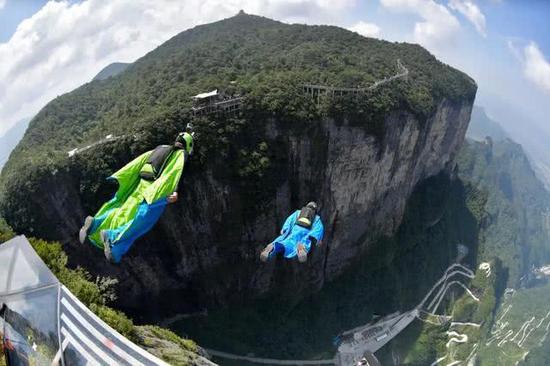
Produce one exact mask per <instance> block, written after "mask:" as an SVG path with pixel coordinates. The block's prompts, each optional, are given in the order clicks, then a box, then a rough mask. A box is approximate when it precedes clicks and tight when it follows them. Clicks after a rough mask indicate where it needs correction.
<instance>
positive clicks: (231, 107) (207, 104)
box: [191, 89, 244, 116]
mask: <svg viewBox="0 0 550 366" xmlns="http://www.w3.org/2000/svg"><path fill="white" fill-rule="evenodd" d="M191 98H192V99H193V106H192V107H191V112H192V113H193V116H202V115H206V114H211V113H219V112H222V113H236V112H238V111H240V109H241V105H242V101H243V99H244V97H242V96H240V95H234V96H227V95H225V94H224V93H220V92H218V89H215V90H212V91H210V92H207V93H200V94H197V95H195V96H193V97H191Z"/></svg>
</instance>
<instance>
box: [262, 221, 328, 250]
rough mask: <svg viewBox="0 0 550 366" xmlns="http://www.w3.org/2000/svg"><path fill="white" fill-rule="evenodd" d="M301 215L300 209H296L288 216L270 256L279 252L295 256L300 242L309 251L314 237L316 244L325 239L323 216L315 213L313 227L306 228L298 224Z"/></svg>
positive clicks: (274, 242)
mask: <svg viewBox="0 0 550 366" xmlns="http://www.w3.org/2000/svg"><path fill="white" fill-rule="evenodd" d="M299 215H300V210H296V212H294V213H293V214H292V215H290V216H289V217H287V219H286V221H285V223H284V225H283V230H282V233H281V235H280V236H279V237H277V239H275V240H274V241H273V245H274V249H273V251H272V252H271V253H270V255H269V256H270V257H272V256H274V255H276V254H277V253H284V256H285V258H294V257H295V256H296V254H297V246H298V243H302V244H304V246H305V249H306V251H307V252H308V253H309V250H310V249H311V242H312V239H313V240H314V243H315V244H317V243H319V242H320V241H321V240H323V235H324V233H325V229H324V226H323V223H322V222H321V217H320V216H319V215H315V219H314V220H313V224H312V225H311V228H310V229H306V228H305V227H302V226H300V225H297V224H296V220H297V219H298V216H299Z"/></svg>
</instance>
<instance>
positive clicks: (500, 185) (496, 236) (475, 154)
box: [458, 140, 550, 287]
mask: <svg viewBox="0 0 550 366" xmlns="http://www.w3.org/2000/svg"><path fill="white" fill-rule="evenodd" d="M458 166H459V174H460V176H461V177H462V179H463V180H467V181H470V182H471V183H472V184H473V185H475V186H476V187H478V188H479V189H480V190H481V191H484V192H486V194H487V203H486V205H485V213H484V214H482V213H480V214H479V215H480V219H481V222H482V224H483V225H482V233H481V236H480V241H481V243H482V245H480V247H479V255H478V262H483V261H489V260H491V259H492V258H494V257H497V258H499V259H500V260H501V261H502V264H503V266H504V267H505V269H506V270H507V272H508V286H509V287H517V285H518V283H519V278H520V277H521V276H522V275H523V274H524V273H525V271H527V270H529V268H530V267H531V266H532V265H534V266H541V265H544V264H546V263H547V262H548V261H549V260H550V247H549V246H548V242H549V241H550V230H549V228H548V226H547V225H546V224H545V217H547V215H548V212H550V194H549V193H548V192H547V191H546V190H545V188H544V186H543V184H542V183H541V182H540V181H539V180H538V179H537V177H536V176H535V173H534V171H533V170H532V168H531V166H530V164H529V160H528V158H527V156H526V155H525V153H524V152H523V150H522V148H521V146H520V145H517V144H515V143H514V142H512V141H510V140H504V141H499V142H492V140H489V141H488V142H468V143H466V145H465V146H464V147H463V149H462V151H461V153H460V155H459V158H458ZM476 211H477V210H476Z"/></svg>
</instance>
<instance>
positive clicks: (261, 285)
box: [30, 100, 472, 320]
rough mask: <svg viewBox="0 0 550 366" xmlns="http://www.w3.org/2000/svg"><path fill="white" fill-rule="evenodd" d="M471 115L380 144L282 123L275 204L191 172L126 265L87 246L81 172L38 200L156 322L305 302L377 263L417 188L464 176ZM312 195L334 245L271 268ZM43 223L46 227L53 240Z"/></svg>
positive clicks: (209, 172)
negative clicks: (82, 235) (274, 250)
mask: <svg viewBox="0 0 550 366" xmlns="http://www.w3.org/2000/svg"><path fill="white" fill-rule="evenodd" d="M471 110H472V105H471V102H470V101H464V102H462V103H456V102H449V101H447V100H442V101H441V102H440V103H439V104H438V107H437V108H436V110H435V112H434V113H433V114H432V115H431V116H430V117H429V118H428V119H427V120H425V121H419V120H417V119H416V118H415V116H414V115H412V114H411V113H408V112H405V111H394V112H392V113H389V114H388V115H387V117H386V120H385V126H386V127H385V129H384V130H385V132H384V135H383V137H382V138H379V139H377V138H375V137H373V136H372V135H369V134H367V133H366V132H365V130H364V128H362V127H360V126H351V125H350V124H349V123H347V122H343V123H338V122H336V121H334V120H331V119H326V120H323V121H319V122H317V123H315V125H314V126H313V127H311V129H310V131H309V132H308V134H307V136H305V135H304V134H300V133H296V131H294V130H292V129H288V128H287V127H285V125H284V124H283V123H282V122H279V121H278V120H277V119H271V120H269V121H267V122H266V126H267V127H266V128H265V136H263V138H265V140H267V141H283V142H284V143H282V145H281V146H282V147H283V148H281V149H280V150H279V152H278V153H277V156H276V158H278V159H279V160H280V161H281V166H283V167H284V169H281V171H280V172H279V173H277V174H279V176H278V177H277V181H278V182H280V184H278V185H277V188H276V193H275V194H274V195H273V196H272V199H271V201H270V202H268V204H267V205H264V206H262V207H263V208H262V209H261V210H259V211H255V212H252V213H251V212H248V209H247V208H246V207H249V206H247V205H246V204H245V202H246V201H247V200H248V201H250V200H254V199H255V197H254V196H253V194H252V193H247V192H246V191H244V192H243V190H242V189H238V188H237V185H236V182H234V181H232V180H230V179H226V178H224V177H223V176H222V177H220V176H219V174H217V173H216V169H214V168H213V167H212V166H209V165H206V166H203V167H201V168H200V169H197V167H196V166H190V167H189V168H188V169H187V170H186V171H185V172H184V179H183V180H182V183H181V187H180V197H181V198H180V201H179V202H178V203H177V204H175V205H172V206H170V207H169V208H168V209H167V211H166V212H165V214H164V216H163V217H162V219H161V220H160V222H159V223H158V224H157V226H156V227H155V228H154V230H152V231H151V232H150V233H149V234H148V235H146V236H145V237H144V238H143V239H142V240H141V241H139V242H138V243H136V245H135V246H134V248H133V249H132V250H131V252H130V253H129V255H128V256H127V257H126V258H125V260H124V261H123V263H122V264H121V265H119V266H112V265H109V264H107V263H106V262H105V260H104V259H103V256H102V253H101V252H100V251H98V250H96V249H94V248H91V247H90V246H84V247H83V246H80V245H78V244H76V240H75V238H76V237H77V236H76V234H77V232H78V229H79V227H80V225H81V223H82V219H83V218H84V217H85V215H86V214H88V213H87V212H85V210H84V209H83V203H82V202H81V201H80V199H81V198H80V196H81V195H79V184H80V183H79V181H78V179H76V178H74V175H71V174H67V173H62V172H60V173H58V174H55V175H51V176H50V178H48V180H46V181H45V182H44V185H43V186H41V187H37V194H36V198H39V199H38V200H37V201H36V202H33V204H35V205H36V209H37V210H42V211H44V212H48V221H47V225H54V227H55V230H50V231H54V232H55V233H56V234H55V236H56V237H55V238H53V239H57V240H60V241H62V242H63V243H65V244H66V245H65V249H66V250H67V251H68V252H69V253H70V257H71V260H72V261H73V263H75V264H79V265H84V266H85V267H87V268H88V269H90V270H91V271H92V272H97V273H101V274H102V275H111V276H114V277H116V278H118V279H119V280H120V285H119V291H118V292H119V294H121V295H120V296H119V304H118V305H119V306H120V307H121V308H123V309H124V310H126V311H129V312H131V313H133V314H135V315H136V316H142V317H143V318H146V319H147V320H151V319H154V318H157V317H161V316H169V315H170V314H175V313H186V312H195V311H199V310H202V309H204V308H205V307H215V306H220V305H225V304H227V303H229V302H240V301H245V300H247V299H250V298H252V297H255V296H260V295H262V294H265V293H268V292H269V293H272V294H278V293H280V294H284V295H285V296H290V297H291V298H295V299H299V298H300V297H301V296H302V294H304V293H306V292H308V291H312V290H315V289H320V288H321V287H322V286H323V284H324V283H325V281H327V280H330V279H333V278H334V277H336V276H338V275H339V274H341V273H342V272H343V271H344V270H346V269H348V268H350V266H352V265H353V264H354V263H355V262H357V261H358V260H359V259H360V257H361V256H362V255H368V254H369V244H370V243H372V242H373V240H374V239H376V238H377V237H380V236H382V235H386V236H390V235H392V234H393V233H394V232H395V230H396V229H397V228H398V226H399V224H400V222H401V219H402V215H403V213H404V209H405V205H406V203H407V199H408V197H409V195H410V194H411V192H412V191H413V189H414V187H415V186H416V185H417V183H419V182H420V181H422V180H423V179H426V178H427V177H430V176H432V175H435V174H437V173H439V172H441V171H442V170H447V171H449V172H450V171H451V170H452V168H453V167H454V158H455V155H456V154H457V152H458V150H459V148H460V146H461V145H462V143H463V140H464V136H465V133H466V129H467V127H468V122H469V119H470V114H471ZM270 146H272V143H271V145H270ZM222 163H223V162H222ZM30 199H31V200H34V199H35V198H33V197H31V198H30ZM312 199H314V200H316V201H317V202H319V203H320V205H321V215H322V218H323V221H324V224H325V229H326V232H325V240H324V241H323V243H322V245H321V246H320V247H318V248H315V249H314V250H313V251H312V253H310V258H309V260H308V262H307V263H306V264H303V265H302V264H299V263H297V261H288V260H283V259H281V258H277V259H276V260H274V261H272V262H270V263H267V264H263V263H260V261H259V253H260V251H261V249H262V248H263V246H264V245H266V244H267V243H268V242H269V241H270V240H272V239H273V238H274V237H275V236H276V235H277V233H278V230H280V225H281V224H282V222H283V221H284V219H285V218H286V216H287V215H288V214H289V213H291V212H292V211H293V210H295V209H297V208H299V207H300V205H303V204H304V203H305V202H307V201H308V200H312ZM97 204H98V205H99V202H97ZM40 224H41V223H39V222H37V223H36V225H37V227H36V228H35V229H36V230H37V231H39V232H44V231H45V230H44V228H40V227H39V225H40ZM44 225H46V223H44ZM153 299H154V300H153Z"/></svg>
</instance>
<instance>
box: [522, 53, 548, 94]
mask: <svg viewBox="0 0 550 366" xmlns="http://www.w3.org/2000/svg"><path fill="white" fill-rule="evenodd" d="M523 52H524V54H523V56H524V65H523V66H524V69H523V72H524V74H525V77H527V79H528V80H530V81H531V82H533V83H534V84H535V85H537V86H538V87H539V88H541V89H542V90H544V91H545V92H547V93H550V62H549V61H548V60H547V59H546V58H545V57H544V55H543V54H542V52H541V50H540V48H539V47H538V45H537V44H536V43H535V42H530V43H529V44H528V45H527V46H526V47H525V49H524V50H523Z"/></svg>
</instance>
